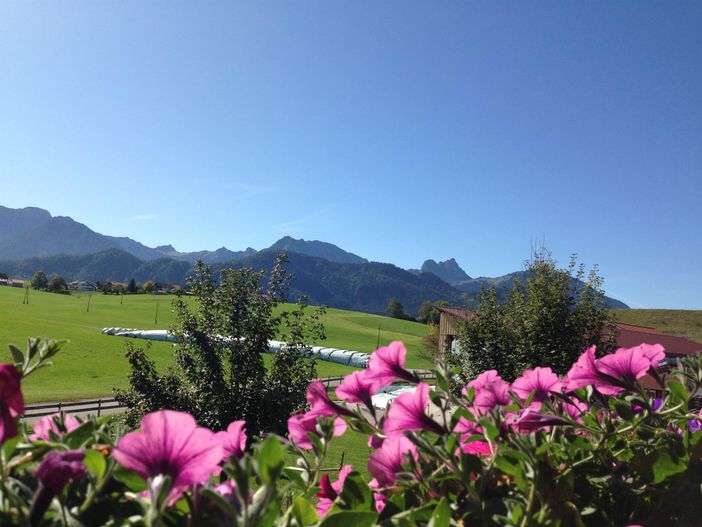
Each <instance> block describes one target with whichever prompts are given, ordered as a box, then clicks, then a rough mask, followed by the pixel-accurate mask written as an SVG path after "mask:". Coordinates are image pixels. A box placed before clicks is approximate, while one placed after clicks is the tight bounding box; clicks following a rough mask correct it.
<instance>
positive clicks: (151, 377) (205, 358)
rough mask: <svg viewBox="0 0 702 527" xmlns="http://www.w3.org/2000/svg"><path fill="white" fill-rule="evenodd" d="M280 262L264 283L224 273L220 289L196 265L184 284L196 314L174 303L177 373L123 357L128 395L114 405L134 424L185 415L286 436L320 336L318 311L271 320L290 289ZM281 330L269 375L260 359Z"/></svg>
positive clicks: (140, 357) (249, 275)
mask: <svg viewBox="0 0 702 527" xmlns="http://www.w3.org/2000/svg"><path fill="white" fill-rule="evenodd" d="M284 262H285V257H284V256H279V257H278V259H277V260H276V265H275V266H274V268H273V269H272V271H271V272H270V274H269V276H268V279H267V280H265V278H266V275H265V273H263V272H254V271H252V270H250V269H241V270H233V269H227V270H224V271H222V273H221V276H220V280H219V283H215V281H214V279H213V276H212V272H211V269H210V268H209V267H208V266H205V265H203V264H202V263H201V262H198V264H197V265H196V269H195V276H194V278H193V279H192V280H191V281H190V284H189V285H190V290H191V292H192V293H193V294H194V296H195V298H196V299H197V302H196V304H195V306H194V307H191V306H192V303H187V302H185V301H184V300H183V299H181V298H180V297H179V298H177V299H176V300H175V301H174V303H173V306H174V310H175V312H176V315H177V319H178V322H177V324H176V325H175V327H173V328H171V331H172V332H173V333H174V335H175V336H176V337H177V338H178V339H179V341H180V343H179V344H178V345H176V347H175V357H176V366H175V367H174V368H173V369H172V370H170V371H169V372H167V373H166V374H165V375H160V374H159V373H158V372H156V370H155V368H154V365H153V363H152V362H151V361H150V360H149V359H148V358H147V356H146V354H145V353H143V352H142V351H141V350H135V349H133V348H132V349H130V350H129V352H128V358H129V361H130V365H131V367H132V373H131V375H130V389H129V390H127V391H123V392H118V393H117V398H118V399H119V400H121V401H124V402H125V403H126V404H127V405H129V406H130V409H129V411H128V419H129V421H130V423H131V424H135V423H137V422H138V420H139V418H140V417H141V416H142V415H143V414H144V413H145V412H146V411H151V410H154V409H156V408H159V407H166V406H167V407H169V408H174V409H179V410H184V411H188V412H190V413H192V414H193V415H195V417H196V418H197V419H198V421H199V422H200V423H202V424H203V425H205V426H208V427H210V428H212V429H215V430H221V429H223V428H226V426H227V425H228V424H229V423H230V422H232V421H234V420H237V419H245V420H246V422H247V427H248V429H249V430H250V431H251V432H252V433H254V434H257V433H259V432H262V431H274V432H278V433H284V432H285V430H286V422H287V418H288V417H289V415H290V414H291V413H293V412H294V411H296V410H298V409H301V408H303V407H304V406H305V404H306V403H305V392H306V389H307V386H308V384H309V382H310V381H311V380H312V379H313V378H314V377H315V376H316V367H315V362H314V360H313V359H312V358H311V357H310V355H305V352H306V351H307V352H309V350H310V348H309V346H310V345H311V344H313V343H314V342H315V341H316V340H318V339H321V338H324V331H323V327H322V325H321V322H320V320H319V316H320V315H321V313H322V311H319V310H318V311H317V312H315V313H314V314H313V315H311V316H308V315H306V314H305V307H306V306H305V304H304V303H300V304H298V308H297V310H295V311H293V312H291V313H290V312H283V313H281V314H280V315H275V314H274V308H275V306H276V305H277V304H278V303H280V302H283V301H284V300H285V291H286V290H287V287H288V283H289V275H288V274H287V273H286V272H285V270H284V268H283V264H284ZM279 328H281V330H282V334H283V336H282V338H283V339H285V341H286V342H287V343H288V344H289V349H288V350H287V351H282V352H280V353H276V355H275V357H274V359H273V364H272V366H271V367H270V368H269V369H267V368H266V366H265V364H264V361H263V353H264V352H266V351H267V350H268V341H269V340H273V339H275V336H276V332H277V330H278V329H279ZM162 405H165V406H162Z"/></svg>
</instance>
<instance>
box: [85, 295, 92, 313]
mask: <svg viewBox="0 0 702 527" xmlns="http://www.w3.org/2000/svg"><path fill="white" fill-rule="evenodd" d="M91 298H93V294H92V293H88V307H87V308H86V310H85V311H86V312H87V313H90V299H91Z"/></svg>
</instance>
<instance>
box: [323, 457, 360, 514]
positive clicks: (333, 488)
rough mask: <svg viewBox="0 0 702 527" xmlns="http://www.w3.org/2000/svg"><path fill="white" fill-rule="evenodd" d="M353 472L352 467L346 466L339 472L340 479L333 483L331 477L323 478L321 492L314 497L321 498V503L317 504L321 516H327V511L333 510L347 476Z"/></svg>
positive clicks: (325, 476)
mask: <svg viewBox="0 0 702 527" xmlns="http://www.w3.org/2000/svg"><path fill="white" fill-rule="evenodd" d="M352 470H353V469H352V467H351V465H345V466H344V467H343V468H342V469H341V470H340V471H339V477H338V478H337V480H336V481H335V482H333V483H332V482H331V481H330V480H329V476H327V475H326V474H325V475H324V476H322V480H321V481H320V482H319V492H318V493H317V494H315V495H314V497H315V498H319V501H318V502H317V513H318V514H319V515H320V516H323V515H325V514H326V513H327V511H328V510H329V509H331V506H332V505H333V504H334V500H335V499H336V498H337V496H338V495H339V494H341V491H342V490H343V489H344V482H345V481H346V476H348V475H349V474H350V473H351V471H352Z"/></svg>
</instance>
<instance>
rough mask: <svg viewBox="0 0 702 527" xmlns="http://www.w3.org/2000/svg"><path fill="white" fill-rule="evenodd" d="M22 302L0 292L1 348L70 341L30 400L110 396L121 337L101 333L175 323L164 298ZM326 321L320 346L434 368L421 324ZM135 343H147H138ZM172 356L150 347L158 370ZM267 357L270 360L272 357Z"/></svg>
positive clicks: (332, 313) (34, 298) (121, 367)
mask: <svg viewBox="0 0 702 527" xmlns="http://www.w3.org/2000/svg"><path fill="white" fill-rule="evenodd" d="M23 298H24V290H22V289H19V288H11V287H0V350H7V344H9V343H13V344H16V345H18V346H19V347H20V348H24V346H25V344H26V339H27V337H29V336H39V337H47V338H52V339H67V340H68V341H69V342H68V344H67V345H66V346H65V347H64V349H63V350H61V352H60V353H59V354H58V355H57V356H56V358H55V359H54V361H53V362H54V365H53V366H52V367H50V368H46V369H44V370H40V371H38V372H36V373H35V374H33V375H32V376H31V377H30V378H28V379H27V381H26V382H25V383H24V386H23V391H24V394H25V397H26V398H27V400H28V401H30V402H37V401H67V400H72V399H82V398H92V397H100V396H108V397H109V396H111V395H112V389H113V388H114V387H124V386H126V383H127V374H128V371H129V367H128V363H127V360H126V359H125V357H124V352H125V343H126V339H124V338H121V337H111V336H107V335H102V334H101V332H100V331H101V330H102V328H104V327H108V326H116V327H129V328H139V329H166V328H168V327H169V326H170V325H171V324H173V323H174V321H175V319H174V314H173V312H172V310H171V303H172V301H173V297H169V296H156V295H126V296H123V297H119V296H112V295H103V294H97V293H93V294H92V295H90V294H89V293H74V294H72V295H57V294H52V293H43V292H39V291H33V290H30V291H29V304H28V305H24V304H23V303H22V300H23ZM88 302H90V311H88ZM282 308H284V307H282ZM157 311H158V321H156V316H157ZM323 322H324V325H325V330H326V336H327V338H326V340H325V341H324V342H321V343H320V344H321V345H324V346H332V347H338V348H345V349H352V350H357V351H364V352H371V351H373V350H374V349H375V348H376V344H377V343H378V341H379V342H380V345H385V344H387V343H388V342H390V341H393V340H402V341H404V342H405V344H406V345H407V349H408V352H409V353H408V361H407V362H408V366H409V367H412V368H426V367H430V366H431V364H430V362H429V361H427V360H426V359H424V358H422V357H421V356H422V355H425V354H426V352H430V349H429V347H428V346H427V344H426V343H425V342H424V336H425V335H426V326H424V325H422V324H418V323H415V322H409V321H405V320H397V319H393V318H388V317H382V316H377V315H369V314H365V313H357V312H353V311H342V310H338V309H329V310H328V311H327V314H326V315H325V316H324V318H323ZM379 328H380V331H379ZM379 334H380V336H379ZM132 342H133V343H135V344H136V345H145V344H146V342H145V341H142V340H133V341H132ZM172 352H173V347H172V345H171V344H168V343H165V342H154V343H153V344H152V347H151V351H150V355H151V357H152V358H153V359H154V361H155V362H156V364H157V365H158V367H159V368H166V367H167V366H168V365H170V364H172V363H173V355H172ZM5 353H7V355H5V358H4V359H2V358H0V361H3V362H4V361H8V360H10V359H9V351H5ZM266 358H267V360H270V356H268V355H266ZM317 369H318V374H319V376H320V377H326V376H332V375H343V374H346V373H348V372H349V371H352V368H349V367H347V366H343V365H340V364H333V363H329V362H321V361H320V362H318V363H317Z"/></svg>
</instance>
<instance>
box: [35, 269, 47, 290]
mask: <svg viewBox="0 0 702 527" xmlns="http://www.w3.org/2000/svg"><path fill="white" fill-rule="evenodd" d="M48 287H49V279H48V278H47V277H46V273H44V271H37V272H36V273H34V277H33V278H32V289H38V290H40V291H46V289H47V288H48Z"/></svg>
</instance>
